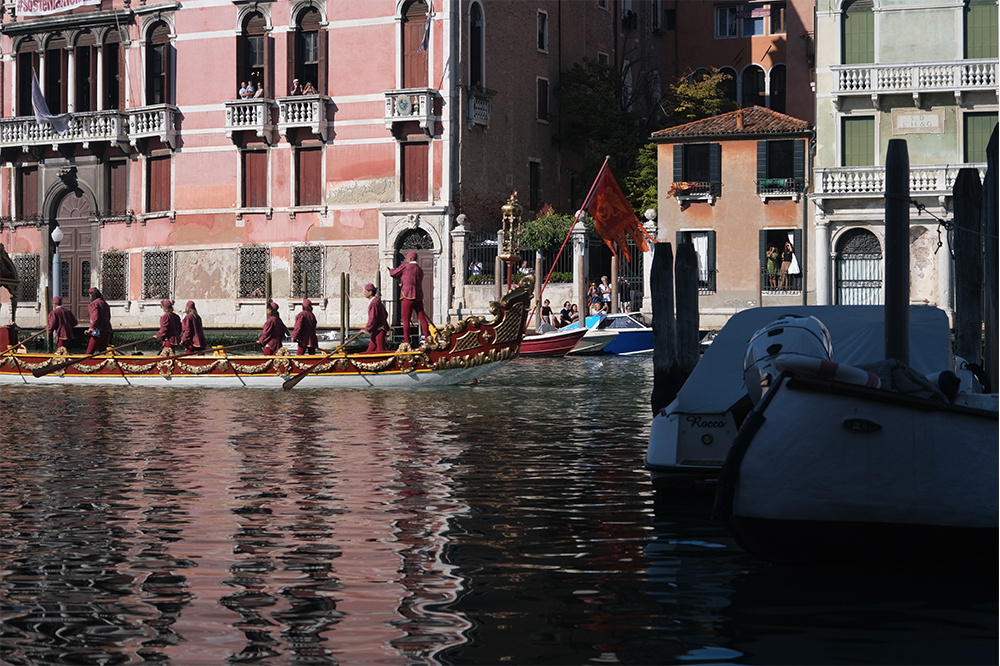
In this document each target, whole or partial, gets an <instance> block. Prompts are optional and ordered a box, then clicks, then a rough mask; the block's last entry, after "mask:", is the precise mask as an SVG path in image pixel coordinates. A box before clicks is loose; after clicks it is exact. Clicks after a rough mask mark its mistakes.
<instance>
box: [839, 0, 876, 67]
mask: <svg viewBox="0 0 1000 666" xmlns="http://www.w3.org/2000/svg"><path fill="white" fill-rule="evenodd" d="M842 46H843V61H844V64H845V65H859V64H868V63H873V62H875V13H874V11H872V2H871V0H855V2H853V3H851V4H850V5H849V6H848V7H847V8H846V11H845V12H844V18H843V33H842Z"/></svg>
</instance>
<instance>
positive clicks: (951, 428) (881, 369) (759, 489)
mask: <svg viewBox="0 0 1000 666" xmlns="http://www.w3.org/2000/svg"><path fill="white" fill-rule="evenodd" d="M834 350H836V351H837V352H838V356H839V355H840V350H839V349H838V348H837V345H836V344H834V343H832V341H831V337H830V335H829V333H828V332H827V331H826V327H825V326H824V324H823V323H822V320H821V319H818V318H816V317H803V318H794V317H784V318H781V319H779V320H777V321H776V322H774V323H772V324H770V325H769V326H767V327H765V328H763V329H761V331H759V332H758V334H757V335H755V336H754V338H753V339H752V340H751V343H750V345H749V346H748V348H747V350H746V356H745V362H744V371H745V373H746V380H745V382H746V384H747V386H748V387H750V398H751V401H752V402H753V403H755V407H754V409H753V410H752V411H751V412H750V413H749V415H748V416H747V418H746V419H745V420H744V422H743V424H742V425H741V426H740V429H739V431H738V433H737V435H736V438H735V440H734V442H733V444H732V447H731V449H730V451H729V454H728V456H727V459H726V462H725V465H724V466H723V468H722V473H721V477H720V481H719V485H718V490H717V495H716V512H717V515H718V516H719V517H721V518H722V520H723V522H724V524H725V525H726V527H727V528H728V529H729V530H730V532H731V533H732V534H733V537H734V538H735V539H736V541H737V543H739V545H740V546H741V547H742V548H744V549H745V550H747V551H749V552H751V553H753V554H755V555H757V556H759V557H761V558H763V559H766V560H769V561H771V562H777V563H809V562H829V561H835V562H888V563H892V564H899V563H904V562H956V563H957V562H961V563H963V564H966V563H970V562H981V563H989V564H995V562H996V560H997V555H998V548H997V544H998V513H997V511H998V502H997V497H998V494H1000V488H998V475H997V468H998V464H1000V455H998V446H997V442H998V435H1000V432H998V423H1000V422H998V414H1000V412H998V396H997V394H983V393H982V392H981V388H982V387H981V386H980V385H979V384H978V382H977V381H976V379H975V377H974V376H973V375H972V373H971V371H969V370H967V369H962V368H959V369H958V371H957V372H955V371H953V370H951V369H945V370H943V371H942V372H937V373H932V374H931V375H930V376H925V374H924V373H923V372H922V371H918V370H915V369H914V368H913V367H912V366H910V365H908V364H905V363H903V362H902V361H900V360H898V359H884V360H879V361H876V362H873V363H865V364H859V365H848V364H845V363H839V362H835V361H833V360H832V354H831V352H833V351H834ZM922 360H925V359H922Z"/></svg>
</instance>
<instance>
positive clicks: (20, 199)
mask: <svg viewBox="0 0 1000 666" xmlns="http://www.w3.org/2000/svg"><path fill="white" fill-rule="evenodd" d="M17 185H18V188H17V203H18V206H19V207H20V213H19V214H18V217H19V218H21V219H22V220H29V219H32V218H34V217H35V216H36V215H38V167H37V166H30V167H21V168H20V169H18V180H17Z"/></svg>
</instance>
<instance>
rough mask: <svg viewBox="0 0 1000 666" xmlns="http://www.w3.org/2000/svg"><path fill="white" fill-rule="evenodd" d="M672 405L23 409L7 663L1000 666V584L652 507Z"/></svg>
mask: <svg viewBox="0 0 1000 666" xmlns="http://www.w3.org/2000/svg"><path fill="white" fill-rule="evenodd" d="M651 388H652V369H651V359H650V358H649V357H632V358H618V357H591V358H564V359H518V360H516V361H514V362H512V363H511V364H509V365H508V366H507V367H505V368H504V369H502V370H500V371H498V372H497V373H494V374H493V375H490V376H488V377H486V378H484V379H483V380H481V381H480V382H478V383H477V384H474V385H469V386H461V387H452V388H447V389H436V390H417V391H367V392H366V391H331V390H310V389H309V388H308V379H306V380H305V381H304V382H303V383H302V384H300V385H299V387H298V388H296V389H295V390H293V391H289V392H283V391H280V390H275V391H256V390H197V389H189V390H177V389H174V390H171V389H166V388H164V389H142V388H134V387H132V388H129V387H122V388H74V387H53V388H34V387H5V388H0V465H2V487H0V521H2V525H0V527H2V533H0V537H2V541H0V569H2V571H0V597H2V607H0V613H2V615H0V660H2V661H3V663H6V664H137V663H145V662H161V663H173V664H182V665H188V664H192V665H197V664H207V665H212V664H227V663H255V664H616V663H621V664H725V663H731V664H792V663H794V664H847V663H851V664H987V663H988V664H996V663H997V656H998V654H997V645H998V643H997V639H998V635H997V634H998V632H997V623H998V614H997V583H996V570H995V567H994V568H993V569H992V570H986V571H978V570H975V569H964V568H957V569H942V568H919V569H909V568H901V567H890V568H866V567H853V568H851V567H822V568H817V567H797V568H796V567H774V566H770V565H767V564H765V563H763V562H761V561H759V560H756V559H755V558H754V557H752V556H750V555H748V554H746V553H744V552H742V551H741V550H740V549H739V548H738V547H737V546H736V545H735V544H734V543H733V541H732V539H731V538H730V537H729V535H728V534H727V533H726V532H725V530H724V529H723V528H722V527H721V525H720V524H719V523H718V522H716V521H713V520H712V519H711V516H710V504H711V498H704V497H703V498H680V497H667V496H661V495H658V494H657V493H656V492H654V490H653V489H652V487H651V486H650V483H649V478H648V475H647V473H646V472H645V470H644V469H643V468H642V460H643V455H644V453H645V449H646V438H647V437H648V433H649V423H650V418H649V415H650V412H649V394H650V390H651Z"/></svg>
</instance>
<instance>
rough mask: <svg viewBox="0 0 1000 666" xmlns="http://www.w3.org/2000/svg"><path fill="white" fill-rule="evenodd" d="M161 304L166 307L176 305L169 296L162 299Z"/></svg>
mask: <svg viewBox="0 0 1000 666" xmlns="http://www.w3.org/2000/svg"><path fill="white" fill-rule="evenodd" d="M160 305H162V306H163V307H165V308H172V307H174V302H173V301H172V300H170V299H169V298H164V299H163V300H162V301H160Z"/></svg>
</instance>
